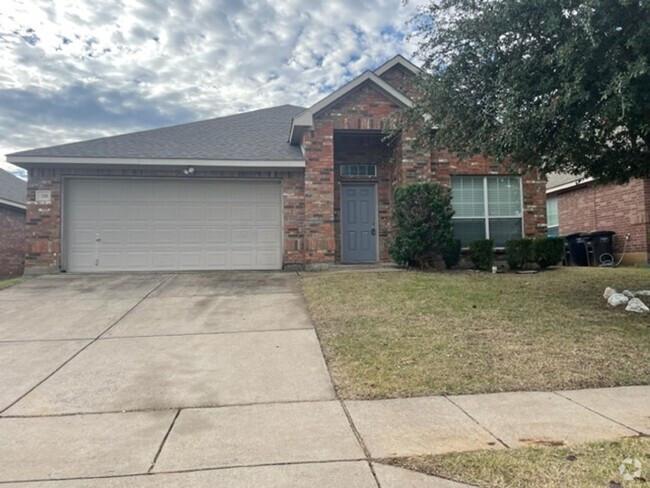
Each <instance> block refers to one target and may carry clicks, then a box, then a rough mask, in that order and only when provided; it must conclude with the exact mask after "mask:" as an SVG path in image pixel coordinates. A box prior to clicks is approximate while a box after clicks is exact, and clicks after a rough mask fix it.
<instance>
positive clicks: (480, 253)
mask: <svg viewBox="0 0 650 488" xmlns="http://www.w3.org/2000/svg"><path fill="white" fill-rule="evenodd" d="M469 259H470V260H471V261H472V264H473V265H474V267H475V268H478V269H482V270H489V269H491V268H492V263H493V262H494V241H493V240H492V239H480V240H478V241H473V242H470V243H469Z"/></svg>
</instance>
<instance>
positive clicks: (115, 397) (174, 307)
mask: <svg viewBox="0 0 650 488" xmlns="http://www.w3.org/2000/svg"><path fill="white" fill-rule="evenodd" d="M0 386H1V387H0V439H1V440H2V442H0V460H2V461H1V462H0V482H4V483H6V482H14V481H15V482H21V483H19V484H16V485H15V486H20V487H23V488H25V487H29V486H34V487H37V486H38V487H43V488H47V487H50V486H51V487H52V488H67V487H69V488H72V487H81V486H84V487H85V486H91V487H95V486H96V487H103V486H106V487H116V488H117V487H129V488H131V487H133V488H136V487H141V486H142V487H149V486H161V485H164V486H170V487H176V486H178V487H180V486H196V487H203V486H206V487H207V486H216V485H219V486H222V485H223V486H232V487H238V486H266V487H276V486H277V487H280V486H282V487H298V486H310V487H316V488H318V487H325V486H328V487H329V486H332V485H333V484H339V485H344V486H355V487H360V488H365V487H376V486H378V482H377V476H378V471H375V472H373V471H372V470H371V466H372V464H371V463H370V462H369V460H368V455H367V451H364V446H363V445H362V444H361V443H360V442H359V439H358V437H357V435H355V434H356V433H355V431H354V428H353V426H352V425H351V423H350V421H349V417H348V415H347V413H346V410H345V408H344V405H343V404H342V403H341V402H339V401H338V400H336V397H335V394H334V389H333V386H332V383H331V381H330V378H329V374H328V372H327V368H326V366H325V362H324V360H323V357H322V355H321V351H320V346H319V343H318V339H317V337H316V333H315V331H314V328H313V326H312V324H311V321H310V319H309V316H308V314H307V311H306V307H305V303H304V301H303V297H302V293H301V289H300V280H299V277H298V275H296V274H295V273H273V272H272V273H261V272H260V273H254V272H250V273H242V272H214V273H187V274H130V275H129V274H113V275H56V276H44V277H41V278H37V279H33V280H28V281H26V282H25V283H23V284H20V285H18V286H14V287H12V288H9V289H7V290H3V291H0ZM377 469H379V468H377ZM381 469H383V470H384V471H385V472H386V474H385V475H384V476H386V477H387V479H393V480H395V479H398V480H399V476H398V475H396V474H395V473H396V471H395V469H396V468H387V467H386V468H381ZM386 470H388V471H386ZM125 476H126V477H125ZM90 478H102V479H100V480H98V479H96V480H90ZM51 480H68V481H65V482H61V483H59V482H57V483H55V484H54V485H53V484H52V481H51ZM25 481H31V482H32V483H27V484H25V483H24V482H25ZM420 481H421V480H420ZM391 483H393V482H390V481H387V483H386V484H383V485H382V486H385V487H387V488H390V486H392V485H391ZM394 483H399V484H401V485H403V481H395V482H394ZM416 485H417V486H442V485H438V484H436V485H431V484H428V483H427V484H426V485H419V484H417V483H416V484H415V485H413V486H416ZM6 486H12V485H11V484H8V485H6ZM409 486H411V485H409ZM445 486H447V485H445Z"/></svg>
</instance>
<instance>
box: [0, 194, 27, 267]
mask: <svg viewBox="0 0 650 488" xmlns="http://www.w3.org/2000/svg"><path fill="white" fill-rule="evenodd" d="M24 264H25V211H24V210H21V209H18V208H15V207H9V206H4V205H0V277H3V278H4V277H11V276H22V274H23V266H24Z"/></svg>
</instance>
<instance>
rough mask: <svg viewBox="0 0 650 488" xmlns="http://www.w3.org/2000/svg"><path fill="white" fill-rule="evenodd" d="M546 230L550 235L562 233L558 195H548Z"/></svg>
mask: <svg viewBox="0 0 650 488" xmlns="http://www.w3.org/2000/svg"><path fill="white" fill-rule="evenodd" d="M546 232H547V235H548V236H549V237H557V236H558V235H559V234H560V220H559V216H558V211H557V197H548V198H547V199H546Z"/></svg>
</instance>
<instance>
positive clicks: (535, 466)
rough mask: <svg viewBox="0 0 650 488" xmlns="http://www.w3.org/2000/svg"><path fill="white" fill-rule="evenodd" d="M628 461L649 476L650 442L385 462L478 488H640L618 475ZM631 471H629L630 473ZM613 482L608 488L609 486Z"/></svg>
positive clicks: (640, 484) (634, 440)
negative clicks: (621, 466) (628, 459)
mask: <svg viewBox="0 0 650 488" xmlns="http://www.w3.org/2000/svg"><path fill="white" fill-rule="evenodd" d="M627 458H631V459H632V460H634V459H637V460H638V461H639V462H641V476H642V477H646V478H647V477H648V475H649V474H650V438H648V437H645V438H643V437H634V438H628V439H622V440H620V441H616V442H600V443H593V444H583V445H577V446H570V447H528V448H523V449H511V450H503V451H477V452H469V453H454V454H444V455H439V456H423V457H414V458H397V459H389V460H383V461H382V462H383V463H385V464H392V465H395V466H399V467H402V468H407V469H411V470H415V471H421V472H423V473H426V474H430V475H436V476H441V477H444V478H448V479H452V480H455V481H460V482H464V483H469V484H472V485H475V486H479V487H482V488H496V487H498V488H556V487H562V488H594V487H600V488H608V487H609V486H611V487H615V486H622V487H624V488H635V487H638V488H642V487H644V486H647V483H646V482H645V481H642V480H631V481H626V480H624V479H623V476H622V475H621V473H620V472H619V471H618V468H619V466H620V465H621V464H622V463H623V461H624V460H625V459H627ZM634 471H635V468H633V467H632V466H629V467H628V473H629V474H632V473H634ZM610 483H611V484H610Z"/></svg>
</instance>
